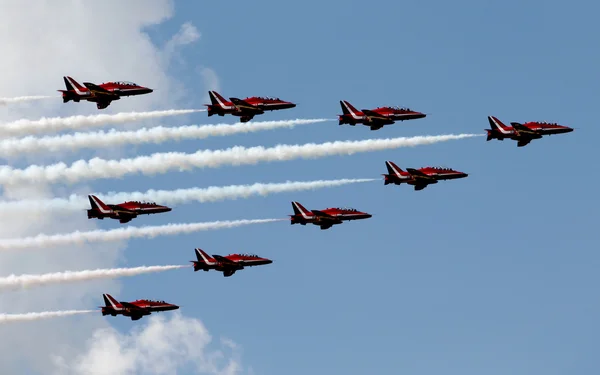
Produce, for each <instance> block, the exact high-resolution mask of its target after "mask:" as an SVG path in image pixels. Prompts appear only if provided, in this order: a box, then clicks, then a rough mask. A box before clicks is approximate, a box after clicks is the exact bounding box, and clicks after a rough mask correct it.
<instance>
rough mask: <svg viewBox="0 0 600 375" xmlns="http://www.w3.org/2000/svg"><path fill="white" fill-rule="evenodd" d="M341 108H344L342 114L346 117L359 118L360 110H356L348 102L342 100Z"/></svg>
mask: <svg viewBox="0 0 600 375" xmlns="http://www.w3.org/2000/svg"><path fill="white" fill-rule="evenodd" d="M340 106H341V107H342V112H343V113H344V114H345V115H350V116H352V117H353V118H358V112H359V111H358V109H356V108H354V106H353V105H352V104H350V103H349V102H348V101H346V100H340Z"/></svg>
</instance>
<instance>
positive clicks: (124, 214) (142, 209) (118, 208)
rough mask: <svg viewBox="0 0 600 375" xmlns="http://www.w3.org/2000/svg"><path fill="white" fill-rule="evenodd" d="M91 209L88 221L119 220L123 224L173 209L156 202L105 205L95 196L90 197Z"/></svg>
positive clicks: (88, 213)
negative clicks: (143, 216)
mask: <svg viewBox="0 0 600 375" xmlns="http://www.w3.org/2000/svg"><path fill="white" fill-rule="evenodd" d="M88 199H89V200H90V205H91V206H92V208H91V209H89V210H87V215H88V219H93V218H98V219H100V220H103V219H104V218H105V217H108V218H110V219H118V220H119V222H120V223H121V224H123V223H127V222H129V221H131V220H132V219H135V218H136V217H137V216H138V215H150V214H159V213H162V212H169V211H171V208H169V207H167V206H161V205H158V204H156V203H154V202H135V201H128V202H123V203H119V204H105V203H104V202H102V201H101V200H100V199H98V197H96V196H95V195H88Z"/></svg>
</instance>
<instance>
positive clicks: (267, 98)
mask: <svg viewBox="0 0 600 375" xmlns="http://www.w3.org/2000/svg"><path fill="white" fill-rule="evenodd" d="M257 98H258V99H262V100H280V99H279V98H273V97H270V96H257Z"/></svg>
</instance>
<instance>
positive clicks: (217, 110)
mask: <svg viewBox="0 0 600 375" xmlns="http://www.w3.org/2000/svg"><path fill="white" fill-rule="evenodd" d="M208 96H210V102H211V104H205V106H207V107H208V108H207V111H208V116H209V117H210V116H212V115H219V116H224V115H225V114H231V115H234V116H238V117H240V121H241V122H248V121H250V120H252V118H254V116H256V115H262V114H263V113H265V111H276V110H279V109H288V108H294V107H295V106H296V104H294V103H291V102H286V101H283V100H281V99H279V98H267V97H260V96H252V97H248V98H245V99H238V98H229V100H226V99H225V98H224V97H222V96H221V95H219V93H218V92H216V91H209V92H208Z"/></svg>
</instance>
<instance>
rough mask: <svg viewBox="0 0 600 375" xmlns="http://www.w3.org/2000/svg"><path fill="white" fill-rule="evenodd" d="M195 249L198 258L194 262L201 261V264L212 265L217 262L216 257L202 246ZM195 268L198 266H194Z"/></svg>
mask: <svg viewBox="0 0 600 375" xmlns="http://www.w3.org/2000/svg"><path fill="white" fill-rule="evenodd" d="M194 251H195V252H196V259H197V260H196V261H193V262H194V263H200V264H205V265H212V264H215V263H216V260H215V258H213V257H211V256H210V255H208V254H207V253H206V252H205V251H204V250H202V249H200V248H196V249H194ZM194 268H196V267H194ZM195 270H196V269H195ZM196 271H197V270H196Z"/></svg>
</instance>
